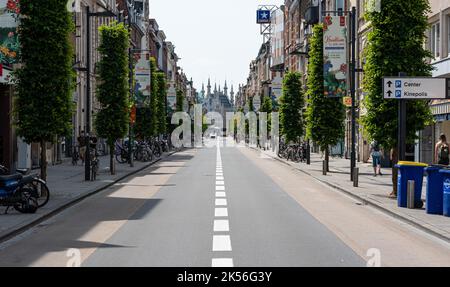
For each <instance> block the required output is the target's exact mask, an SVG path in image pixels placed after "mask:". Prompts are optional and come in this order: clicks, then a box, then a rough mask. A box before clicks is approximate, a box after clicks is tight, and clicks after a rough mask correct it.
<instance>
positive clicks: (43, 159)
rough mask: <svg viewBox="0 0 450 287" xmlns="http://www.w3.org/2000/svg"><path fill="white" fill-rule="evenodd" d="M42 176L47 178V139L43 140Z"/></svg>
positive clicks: (44, 178)
mask: <svg viewBox="0 0 450 287" xmlns="http://www.w3.org/2000/svg"><path fill="white" fill-rule="evenodd" d="M41 178H42V179H43V180H45V181H46V180H47V147H46V142H45V140H41Z"/></svg>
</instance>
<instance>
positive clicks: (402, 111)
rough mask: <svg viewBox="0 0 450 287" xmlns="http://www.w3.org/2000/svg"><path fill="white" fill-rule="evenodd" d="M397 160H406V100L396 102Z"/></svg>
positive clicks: (404, 74) (401, 75)
mask: <svg viewBox="0 0 450 287" xmlns="http://www.w3.org/2000/svg"><path fill="white" fill-rule="evenodd" d="M398 76H399V77H405V76H406V73H403V72H400V73H399V74H398ZM398 159H399V161H402V160H406V100H403V99H400V100H399V102H398Z"/></svg>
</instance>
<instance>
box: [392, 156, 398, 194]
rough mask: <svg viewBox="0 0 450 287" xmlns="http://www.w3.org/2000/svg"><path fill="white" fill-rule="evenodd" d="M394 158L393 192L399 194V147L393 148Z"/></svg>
mask: <svg viewBox="0 0 450 287" xmlns="http://www.w3.org/2000/svg"><path fill="white" fill-rule="evenodd" d="M391 160H392V194H393V195H395V196H397V180H398V168H396V167H395V165H396V164H397V163H398V149H397V148H393V149H392V151H391Z"/></svg>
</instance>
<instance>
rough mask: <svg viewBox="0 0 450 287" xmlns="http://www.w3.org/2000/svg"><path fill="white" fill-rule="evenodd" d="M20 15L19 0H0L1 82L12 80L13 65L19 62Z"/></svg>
mask: <svg viewBox="0 0 450 287" xmlns="http://www.w3.org/2000/svg"><path fill="white" fill-rule="evenodd" d="M19 15H20V3H19V0H0V64H1V65H2V76H1V77H0V83H9V82H10V79H11V77H10V72H11V71H12V70H13V65H14V64H17V63H18V54H19V49H20V44H19V34H18V32H17V27H18V26H19Z"/></svg>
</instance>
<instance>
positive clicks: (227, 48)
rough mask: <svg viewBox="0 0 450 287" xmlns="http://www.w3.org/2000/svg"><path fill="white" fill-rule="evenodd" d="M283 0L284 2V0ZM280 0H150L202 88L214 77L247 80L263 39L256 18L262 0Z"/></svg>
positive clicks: (221, 80) (190, 74)
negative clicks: (252, 61)
mask: <svg viewBox="0 0 450 287" xmlns="http://www.w3.org/2000/svg"><path fill="white" fill-rule="evenodd" d="M278 2H279V3H278ZM281 2H283V1H277V0H272V1H271V0H268V1H262V0H169V1H168V0H150V17H151V18H155V19H156V20H157V22H158V24H159V27H160V29H162V30H164V32H165V34H166V36H167V41H171V42H172V43H173V44H174V45H175V47H176V49H175V51H176V53H177V54H178V56H179V57H181V58H182V59H181V61H180V66H181V67H182V68H183V69H184V71H185V73H186V74H187V76H188V77H192V79H193V81H194V85H195V87H196V88H197V89H199V90H200V89H201V85H202V82H204V83H205V89H206V83H207V81H208V76H210V77H211V81H212V86H213V89H214V81H215V80H217V84H219V83H220V84H221V87H222V88H223V83H224V81H225V79H226V80H227V82H228V88H230V87H231V84H234V87H235V91H236V90H237V89H236V87H237V86H238V84H240V83H241V84H243V83H245V82H246V79H247V76H248V72H249V70H248V68H249V64H250V61H251V60H252V59H254V58H256V56H257V54H258V51H259V47H260V46H261V44H262V36H261V35H260V33H259V32H260V28H259V26H258V25H257V24H256V9H257V7H258V5H261V4H275V5H279V4H280V3H281Z"/></svg>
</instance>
